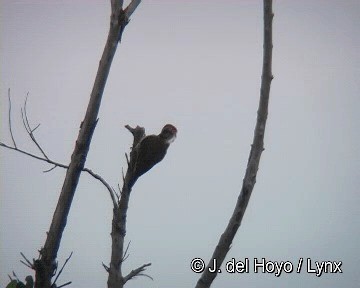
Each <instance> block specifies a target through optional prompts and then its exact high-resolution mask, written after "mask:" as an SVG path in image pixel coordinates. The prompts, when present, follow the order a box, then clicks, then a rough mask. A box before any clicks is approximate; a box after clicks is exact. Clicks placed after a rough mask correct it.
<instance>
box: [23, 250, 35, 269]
mask: <svg viewBox="0 0 360 288" xmlns="http://www.w3.org/2000/svg"><path fill="white" fill-rule="evenodd" d="M20 254H21V256H22V257H23V258H24V259H25V261H26V262H24V261H23V260H20V262H21V263H22V264H24V265H25V266H26V267H29V268H30V269H34V265H33V264H32V263H31V262H30V261H29V260H28V259H27V258H26V257H25V255H24V254H23V253H22V252H20Z"/></svg>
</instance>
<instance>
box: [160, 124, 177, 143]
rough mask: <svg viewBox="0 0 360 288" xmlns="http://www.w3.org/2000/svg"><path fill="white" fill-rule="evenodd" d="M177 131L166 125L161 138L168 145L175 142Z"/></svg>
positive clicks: (173, 127)
mask: <svg viewBox="0 0 360 288" xmlns="http://www.w3.org/2000/svg"><path fill="white" fill-rule="evenodd" d="M176 133H177V129H176V127H175V126H173V125H171V124H166V125H165V126H164V128H163V129H162V130H161V133H160V135H159V136H160V137H161V138H163V139H164V140H165V141H166V142H167V143H169V144H170V143H172V142H174V140H175V138H176Z"/></svg>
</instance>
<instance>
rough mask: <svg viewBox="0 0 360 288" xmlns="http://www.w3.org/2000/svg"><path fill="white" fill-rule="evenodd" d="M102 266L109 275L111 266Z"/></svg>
mask: <svg viewBox="0 0 360 288" xmlns="http://www.w3.org/2000/svg"><path fill="white" fill-rule="evenodd" d="M101 264H102V265H103V267H104V269H105V271H106V272H108V273H109V271H110V268H109V266H106V265H105V264H104V262H101Z"/></svg>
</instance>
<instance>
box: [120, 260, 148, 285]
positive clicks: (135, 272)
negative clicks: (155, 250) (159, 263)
mask: <svg viewBox="0 0 360 288" xmlns="http://www.w3.org/2000/svg"><path fill="white" fill-rule="evenodd" d="M150 265H151V263H147V264H144V265H142V266H140V267H139V268H137V269H135V270H131V272H130V273H129V274H128V275H126V276H125V277H124V283H126V282H127V281H129V280H131V279H132V278H134V277H136V276H146V277H148V278H150V279H151V280H153V278H151V277H150V276H149V275H146V274H143V273H141V272H144V271H145V268H146V267H148V266H150Z"/></svg>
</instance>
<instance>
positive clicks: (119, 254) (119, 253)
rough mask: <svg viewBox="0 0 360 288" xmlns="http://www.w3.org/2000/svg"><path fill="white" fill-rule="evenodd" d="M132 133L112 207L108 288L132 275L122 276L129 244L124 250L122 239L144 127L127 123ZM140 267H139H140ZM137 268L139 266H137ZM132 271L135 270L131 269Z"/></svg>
mask: <svg viewBox="0 0 360 288" xmlns="http://www.w3.org/2000/svg"><path fill="white" fill-rule="evenodd" d="M125 128H126V129H128V130H129V131H130V132H131V133H132V134H133V137H134V139H133V145H132V149H131V153H130V160H129V164H128V168H127V171H126V175H125V176H123V179H124V183H123V187H122V189H121V194H120V200H119V205H118V208H117V209H113V220H112V228H111V240H112V246H111V261H110V269H109V277H108V288H122V287H123V286H124V284H125V283H126V281H127V280H129V279H130V278H132V277H134V276H135V275H134V276H131V275H133V274H131V273H132V272H130V274H129V275H130V276H131V277H130V276H129V275H128V276H126V277H128V278H126V277H123V275H122V263H123V262H124V260H125V259H126V258H127V255H128V254H127V251H128V247H129V244H130V242H129V244H128V246H127V248H126V249H125V252H124V241H125V235H126V218H127V209H128V206H129V200H130V193H131V188H132V187H129V185H128V183H129V181H130V180H131V179H132V178H133V169H132V167H134V163H135V160H136V159H135V157H134V151H135V147H136V145H137V144H138V143H139V142H140V141H141V140H142V139H143V138H144V137H145V129H144V128H143V127H139V126H136V128H132V127H130V126H129V125H126V126H125ZM147 266H149V264H146V266H144V267H143V266H141V267H142V269H143V270H142V271H144V268H145V267H147ZM141 267H140V268H141ZM138 269H139V268H138ZM133 271H137V269H136V270H133ZM142 271H139V272H138V273H137V274H136V275H139V273H141V272H142ZM133 273H135V272H133Z"/></svg>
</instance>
